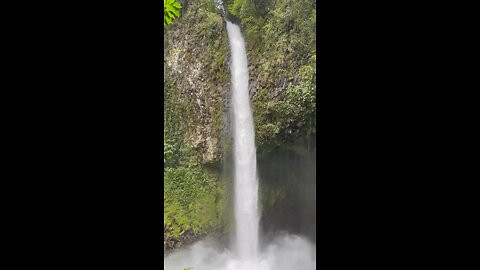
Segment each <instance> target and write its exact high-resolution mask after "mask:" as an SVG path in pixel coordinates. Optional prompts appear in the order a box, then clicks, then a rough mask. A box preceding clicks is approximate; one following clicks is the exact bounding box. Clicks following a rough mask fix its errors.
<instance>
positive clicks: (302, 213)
mask: <svg viewBox="0 0 480 270" xmlns="http://www.w3.org/2000/svg"><path fill="white" fill-rule="evenodd" d="M315 149H316V142H315V138H311V139H308V140H307V139H302V140H299V141H297V142H296V143H294V144H292V145H290V146H282V147H279V148H277V149H275V150H274V151H272V152H271V153H269V154H268V155H266V156H265V157H264V158H263V159H262V160H258V175H259V178H260V183H259V186H260V196H261V198H260V200H261V204H262V213H261V221H260V223H261V224H260V225H261V235H263V237H264V238H265V239H264V240H266V241H267V242H268V241H269V240H270V239H271V238H272V237H273V236H274V235H275V234H276V233H278V232H280V231H286V232H288V233H292V234H297V235H302V236H305V237H307V238H308V239H309V240H311V241H312V242H314V243H315V242H316V203H315V202H316V163H315V162H316V152H315Z"/></svg>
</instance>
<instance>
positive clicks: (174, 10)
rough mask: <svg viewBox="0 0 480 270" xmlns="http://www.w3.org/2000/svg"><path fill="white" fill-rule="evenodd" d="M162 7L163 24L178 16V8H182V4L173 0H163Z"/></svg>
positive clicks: (167, 23)
mask: <svg viewBox="0 0 480 270" xmlns="http://www.w3.org/2000/svg"><path fill="white" fill-rule="evenodd" d="M163 4H164V8H163V16H164V20H163V25H164V26H166V25H169V24H172V23H173V19H175V18H176V17H177V18H178V17H180V8H182V5H180V4H179V3H178V2H175V0H163Z"/></svg>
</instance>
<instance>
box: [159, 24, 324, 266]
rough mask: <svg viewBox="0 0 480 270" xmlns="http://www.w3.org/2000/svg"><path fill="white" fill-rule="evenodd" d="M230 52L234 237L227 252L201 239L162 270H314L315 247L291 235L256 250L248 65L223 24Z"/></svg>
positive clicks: (240, 43)
mask: <svg viewBox="0 0 480 270" xmlns="http://www.w3.org/2000/svg"><path fill="white" fill-rule="evenodd" d="M226 24H227V32H228V38H229V42H230V51H231V66H230V71H231V78H232V108H233V129H234V130H233V136H234V165H235V175H234V177H235V185H234V188H235V193H234V196H235V200H234V202H235V203H234V205H235V207H234V208H235V209H234V210H235V225H236V228H235V229H236V238H235V241H234V243H235V245H234V246H233V248H232V250H228V249H226V248H222V247H220V246H219V245H218V243H215V241H213V240H202V241H199V242H197V243H196V244H194V245H192V246H191V247H189V248H187V249H184V250H179V251H176V252H174V253H172V254H170V255H169V256H167V257H165V258H164V266H165V269H167V270H183V269H184V268H185V267H192V270H293V269H302V270H310V269H315V265H316V259H315V246H314V245H312V244H311V243H310V242H309V241H307V240H305V239H303V238H301V237H299V236H292V235H283V236H280V237H277V238H276V239H275V240H274V241H273V242H271V243H270V244H269V245H267V246H266V248H265V249H264V250H262V251H260V250H259V216H258V178H257V160H256V150H255V130H254V125H253V115H252V109H251V106H250V96H249V93H248V79H249V78H248V61H247V54H246V50H245V41H244V39H243V36H242V33H241V31H240V27H239V26H237V25H235V24H232V23H230V22H228V21H227V23H226Z"/></svg>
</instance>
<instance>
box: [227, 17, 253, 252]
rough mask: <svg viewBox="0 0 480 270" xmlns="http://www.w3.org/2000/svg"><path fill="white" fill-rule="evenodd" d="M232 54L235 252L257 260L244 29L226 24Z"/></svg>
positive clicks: (251, 124) (250, 118)
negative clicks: (242, 30)
mask: <svg viewBox="0 0 480 270" xmlns="http://www.w3.org/2000/svg"><path fill="white" fill-rule="evenodd" d="M226 24H227V32H228V39H229V42H230V51H231V65H230V72H231V80H232V108H233V139H234V166H235V173H234V177H235V185H234V188H235V193H234V196H235V201H234V205H235V225H236V241H235V247H234V250H235V251H236V252H237V255H238V256H239V257H240V258H241V259H247V260H248V259H254V258H255V257H256V256H257V252H258V226H259V217H258V209H257V207H258V180H257V158H256V150H255V130H254V127H253V115H252V109H251V107H250V96H249V93H248V61H247V53H246V50H245V41H244V39H243V37H242V33H241V31H240V27H239V26H238V25H235V24H232V23H231V22H228V21H227V22H226Z"/></svg>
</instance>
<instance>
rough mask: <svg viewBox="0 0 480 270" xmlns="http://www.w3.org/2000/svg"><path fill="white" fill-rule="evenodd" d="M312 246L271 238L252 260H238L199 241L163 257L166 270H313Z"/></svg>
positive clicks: (290, 238)
mask: <svg viewBox="0 0 480 270" xmlns="http://www.w3.org/2000/svg"><path fill="white" fill-rule="evenodd" d="M315 249H316V247H315V245H314V244H312V243H310V242H309V241H308V240H306V239H305V238H302V237H300V236H296V235H283V236H279V237H277V238H275V239H274V240H273V241H272V242H271V243H270V244H268V245H267V246H266V248H264V249H263V250H262V251H261V252H260V253H259V254H258V256H257V257H256V258H251V259H243V260H240V259H238V258H236V256H235V254H233V253H232V252H231V251H230V250H228V249H225V248H223V249H222V248H221V247H219V244H218V243H216V242H215V241H214V240H201V241H199V242H197V243H195V244H193V245H192V246H190V247H189V248H187V249H183V250H178V251H175V252H173V253H172V254H170V255H168V256H167V257H165V258H164V267H165V269H166V270H183V269H184V268H189V267H191V268H192V270H291V269H302V270H308V269H315V267H316V255H315Z"/></svg>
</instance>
